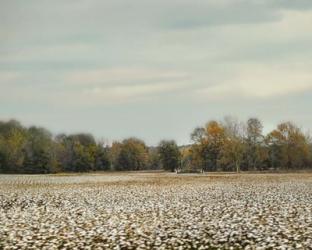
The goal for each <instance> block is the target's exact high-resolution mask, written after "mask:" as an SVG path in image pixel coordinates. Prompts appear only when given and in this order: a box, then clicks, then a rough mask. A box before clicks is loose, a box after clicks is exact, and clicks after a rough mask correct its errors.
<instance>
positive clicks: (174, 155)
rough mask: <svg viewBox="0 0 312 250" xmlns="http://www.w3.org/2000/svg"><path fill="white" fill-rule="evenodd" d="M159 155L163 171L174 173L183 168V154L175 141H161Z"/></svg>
mask: <svg viewBox="0 0 312 250" xmlns="http://www.w3.org/2000/svg"><path fill="white" fill-rule="evenodd" d="M158 153H159V158H160V162H161V165H162V167H163V169H165V170H168V171H171V172H174V171H175V170H178V169H179V168H180V167H181V153H180V150H179V147H178V145H177V144H176V142H175V141H173V140H171V141H166V140H163V141H161V142H160V143H159V145H158Z"/></svg>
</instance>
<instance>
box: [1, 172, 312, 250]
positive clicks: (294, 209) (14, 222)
mask: <svg viewBox="0 0 312 250" xmlns="http://www.w3.org/2000/svg"><path fill="white" fill-rule="evenodd" d="M0 222H1V223H0V249H2V248H4V249H20V248H24V249H26V248H27V249H35V248H40V249H73V248H75V247H76V248H77V249H91V248H92V249H102V248H105V249H151V248H153V249H220V248H221V249H222V248H223V249H241V248H245V249H275V248H276V249H293V248H297V249H312V248H311V246H312V174H311V173H301V174H241V175H236V174H221V175H218V174H213V175H191V174H189V175H175V174H171V173H107V174H85V175H78V174H75V175H46V176H43V175H37V176H27V175H0Z"/></svg>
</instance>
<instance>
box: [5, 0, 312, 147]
mask: <svg viewBox="0 0 312 250" xmlns="http://www.w3.org/2000/svg"><path fill="white" fill-rule="evenodd" d="M311 23H312V1H307V0H298V1H291V0H289V1H288V0H209V1H200V0H195V1H191V0H179V1H178V0H175V1H165V0H159V1H154V0H133V1H127V2H125V1H122V0H108V1H101V0H96V1H84V0H75V1H74V0H69V1H61V0H56V1H53V2H52V1H47V0H42V1H34V0H29V1H18V0H12V1H11V0H10V1H8V0H0V89H1V91H0V119H4V118H9V117H15V118H18V119H21V120H22V121H24V122H26V123H38V124H39V125H44V126H47V127H48V128H51V129H52V130H53V131H55V132H60V131H62V130H65V131H83V130H86V131H89V132H93V133H95V134H96V135H97V136H99V137H101V136H105V135H106V136H107V135H108V137H109V139H114V138H117V139H118V138H122V137H124V136H130V135H137V136H140V137H142V138H143V139H146V140H147V141H148V142H149V143H154V144H155V143H156V142H157V141H158V140H159V139H161V138H162V137H167V138H170V137H172V138H174V139H177V140H178V141H179V142H180V143H185V142H188V133H189V132H190V130H191V129H192V128H193V127H195V126H196V125H200V124H202V123H205V122H206V120H208V119H212V118H215V119H218V118H221V117H222V116H223V115H227V114H233V115H238V116H239V117H241V118H243V119H245V118H247V117H248V116H250V115H259V116H260V118H263V119H264V121H265V122H266V123H267V124H269V125H272V124H274V123H275V122H278V121H280V120H284V119H294V120H295V121H296V122H298V123H300V125H303V126H306V127H308V128H311V120H310V119H309V118H307V117H309V114H308V113H307V112H308V110H307V108H306V107H308V106H311V104H312V103H311V95H310V93H311V86H312V74H311V70H310V69H311V67H312V62H311V53H312V52H311V42H312V27H311ZM280 104H281V105H283V107H285V108H284V109H283V110H282V111H281V109H280V106H279V105H280ZM296 105H297V106H296ZM164 120H166V123H165V124H164V122H163V121H164ZM125 121H127V124H126V126H125Z"/></svg>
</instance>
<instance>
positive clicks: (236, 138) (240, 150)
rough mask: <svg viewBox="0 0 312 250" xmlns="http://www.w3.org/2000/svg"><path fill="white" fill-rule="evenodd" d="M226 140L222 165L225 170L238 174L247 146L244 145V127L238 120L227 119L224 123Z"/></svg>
mask: <svg viewBox="0 0 312 250" xmlns="http://www.w3.org/2000/svg"><path fill="white" fill-rule="evenodd" d="M223 127H224V131H225V136H226V139H225V140H224V144H223V146H222V149H221V157H220V161H219V162H220V164H221V165H223V166H224V169H226V170H230V169H233V168H234V169H235V171H236V172H237V173H238V172H240V169H241V163H242V161H243V158H244V154H245V151H246V146H245V143H244V135H245V128H244V125H243V124H242V123H240V122H238V121H237V120H236V119H234V118H231V117H226V118H225V120H224V123H223Z"/></svg>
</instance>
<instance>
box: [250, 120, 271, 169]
mask: <svg viewBox="0 0 312 250" xmlns="http://www.w3.org/2000/svg"><path fill="white" fill-rule="evenodd" d="M262 130H263V126H262V123H261V121H260V120H259V119H257V118H250V119H249V120H248V121H247V138H246V143H247V150H246V155H245V156H246V165H247V168H248V170H261V169H262V166H263V162H264V161H265V159H266V158H267V156H266V151H265V148H264V136H263V134H262Z"/></svg>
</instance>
